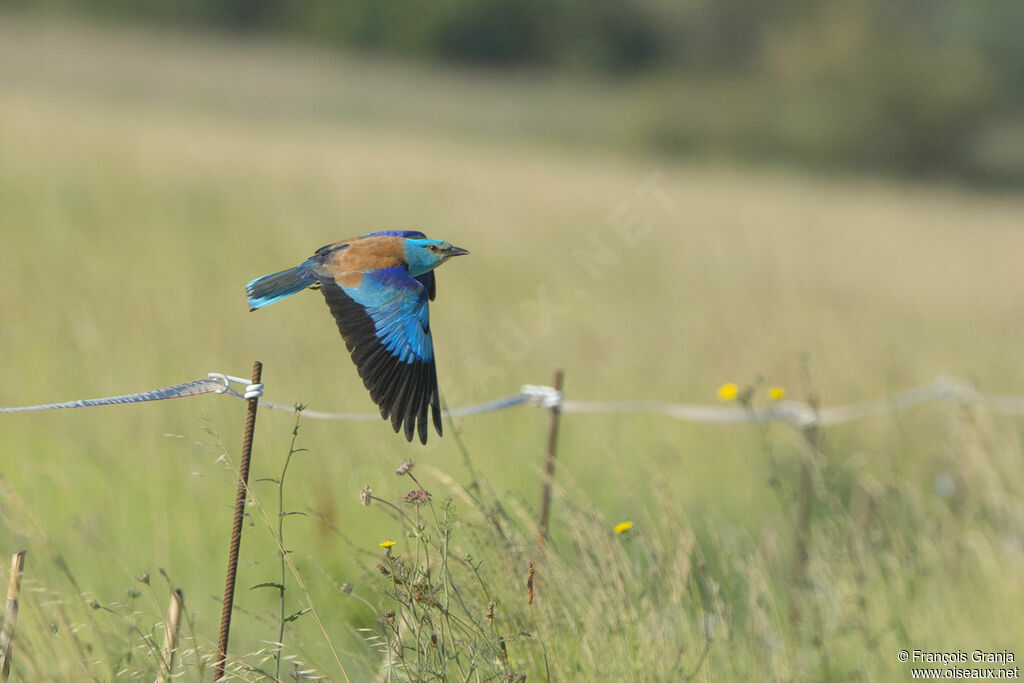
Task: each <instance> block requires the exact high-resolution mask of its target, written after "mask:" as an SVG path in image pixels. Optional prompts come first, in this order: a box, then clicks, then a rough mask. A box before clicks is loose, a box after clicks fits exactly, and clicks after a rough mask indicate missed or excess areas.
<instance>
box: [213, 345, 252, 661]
mask: <svg viewBox="0 0 1024 683" xmlns="http://www.w3.org/2000/svg"><path fill="white" fill-rule="evenodd" d="M262 375H263V364H262V363H260V362H259V361H256V362H255V363H254V364H253V366H252V383H253V384H259V383H260V379H261V377H262ZM259 401H260V399H259V396H254V397H252V398H250V399H249V412H248V413H247V414H246V417H245V436H244V437H243V438H242V459H241V462H239V464H238V492H237V493H236V494H235V517H234V524H233V525H232V527H231V547H230V548H229V549H228V573H227V580H226V581H225V584H224V603H223V607H222V608H221V613H220V641H219V642H218V645H217V652H218V655H217V666H216V668H215V670H214V671H215V673H214V677H213V680H215V681H219V680H220V679H222V678H223V677H224V663H225V661H226V660H227V657H228V634H229V632H230V631H231V609H232V607H233V606H234V603H235V577H236V575H237V574H238V549H239V547H240V546H241V545H242V519H243V518H244V516H245V498H246V496H247V494H248V492H249V460H250V456H251V455H252V436H253V432H254V431H255V429H256V407H257V405H258V404H259Z"/></svg>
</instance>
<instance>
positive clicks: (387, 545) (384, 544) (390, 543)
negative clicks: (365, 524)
mask: <svg viewBox="0 0 1024 683" xmlns="http://www.w3.org/2000/svg"><path fill="white" fill-rule="evenodd" d="M394 544H395V542H394V541H381V542H380V544H379V545H380V547H381V548H390V547H391V546H393V545H394Z"/></svg>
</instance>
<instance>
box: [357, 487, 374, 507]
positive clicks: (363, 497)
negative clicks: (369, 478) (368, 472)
mask: <svg viewBox="0 0 1024 683" xmlns="http://www.w3.org/2000/svg"><path fill="white" fill-rule="evenodd" d="M371 497H373V489H371V488H370V487H369V486H365V487H363V490H362V491H360V492H359V502H360V503H362V504H363V505H369V504H370V498H371Z"/></svg>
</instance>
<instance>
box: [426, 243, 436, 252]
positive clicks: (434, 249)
mask: <svg viewBox="0 0 1024 683" xmlns="http://www.w3.org/2000/svg"><path fill="white" fill-rule="evenodd" d="M427 248H428V249H430V251H437V249H438V247H437V245H436V244H431V245H430V246H429V247H427Z"/></svg>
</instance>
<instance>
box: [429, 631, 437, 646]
mask: <svg viewBox="0 0 1024 683" xmlns="http://www.w3.org/2000/svg"><path fill="white" fill-rule="evenodd" d="M430 644H431V645H433V646H434V647H437V634H436V633H431V634H430Z"/></svg>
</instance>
